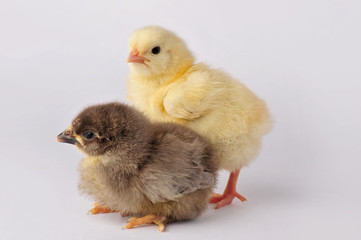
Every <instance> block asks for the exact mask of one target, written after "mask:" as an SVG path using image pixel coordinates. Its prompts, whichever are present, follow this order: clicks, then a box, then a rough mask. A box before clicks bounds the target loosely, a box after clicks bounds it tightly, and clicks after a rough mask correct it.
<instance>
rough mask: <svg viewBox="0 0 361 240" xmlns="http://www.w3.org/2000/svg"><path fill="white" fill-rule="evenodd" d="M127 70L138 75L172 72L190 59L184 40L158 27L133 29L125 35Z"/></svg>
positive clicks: (183, 67)
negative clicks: (128, 34)
mask: <svg viewBox="0 0 361 240" xmlns="http://www.w3.org/2000/svg"><path fill="white" fill-rule="evenodd" d="M128 47H129V51H130V54H129V57H128V59H127V62H128V63H129V67H130V71H131V72H132V73H133V74H136V75H140V76H142V77H154V76H162V75H174V74H177V73H179V72H180V71H182V70H183V69H186V68H187V67H190V66H191V65H192V64H193V62H194V57H193V55H192V53H191V52H190V51H189V50H188V48H187V46H186V44H185V42H184V41H183V40H182V39H181V38H179V37H178V36H177V35H175V34H174V33H173V32H171V31H168V30H167V29H164V28H162V27H159V26H148V27H144V28H141V29H139V30H137V31H135V32H134V33H133V34H132V35H131V36H130V38H129V41H128Z"/></svg>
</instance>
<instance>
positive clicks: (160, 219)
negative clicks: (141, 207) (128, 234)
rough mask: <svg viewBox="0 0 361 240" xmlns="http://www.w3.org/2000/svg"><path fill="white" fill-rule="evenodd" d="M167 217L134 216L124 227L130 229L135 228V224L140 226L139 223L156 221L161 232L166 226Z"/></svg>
mask: <svg viewBox="0 0 361 240" xmlns="http://www.w3.org/2000/svg"><path fill="white" fill-rule="evenodd" d="M166 220H167V218H166V217H162V216H156V215H147V216H145V217H141V218H138V217H132V218H130V219H129V220H128V223H127V225H125V226H124V227H123V229H130V228H133V227H134V226H138V225H142V224H147V223H148V224H151V223H155V224H157V225H158V231H159V232H163V231H164V228H165V225H164V224H165V222H166Z"/></svg>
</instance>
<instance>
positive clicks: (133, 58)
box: [127, 49, 149, 63]
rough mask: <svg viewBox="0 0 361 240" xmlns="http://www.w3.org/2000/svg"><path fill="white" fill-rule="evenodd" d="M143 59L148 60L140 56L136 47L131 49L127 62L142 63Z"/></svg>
mask: <svg viewBox="0 0 361 240" xmlns="http://www.w3.org/2000/svg"><path fill="white" fill-rule="evenodd" d="M145 61H149V60H148V59H147V58H145V57H143V56H140V55H139V51H138V50H137V49H134V50H133V51H131V52H130V53H129V56H128V58H127V62H128V63H144V62H145Z"/></svg>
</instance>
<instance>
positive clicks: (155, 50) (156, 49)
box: [152, 46, 160, 54]
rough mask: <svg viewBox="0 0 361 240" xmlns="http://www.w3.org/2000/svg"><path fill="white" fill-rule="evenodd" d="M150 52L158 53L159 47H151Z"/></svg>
mask: <svg viewBox="0 0 361 240" xmlns="http://www.w3.org/2000/svg"><path fill="white" fill-rule="evenodd" d="M152 53H153V54H158V53H160V47H159V46H156V47H154V48H153V49H152Z"/></svg>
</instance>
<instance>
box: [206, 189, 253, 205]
mask: <svg viewBox="0 0 361 240" xmlns="http://www.w3.org/2000/svg"><path fill="white" fill-rule="evenodd" d="M235 197H237V198H238V199H239V200H241V201H242V202H245V201H247V199H246V198H245V197H243V196H242V195H241V194H239V193H237V192H234V193H224V194H219V193H213V194H212V197H211V198H210V199H209V203H217V205H216V207H215V209H218V208H221V207H224V206H226V205H228V204H231V202H232V201H233V199H234V198H235Z"/></svg>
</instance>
